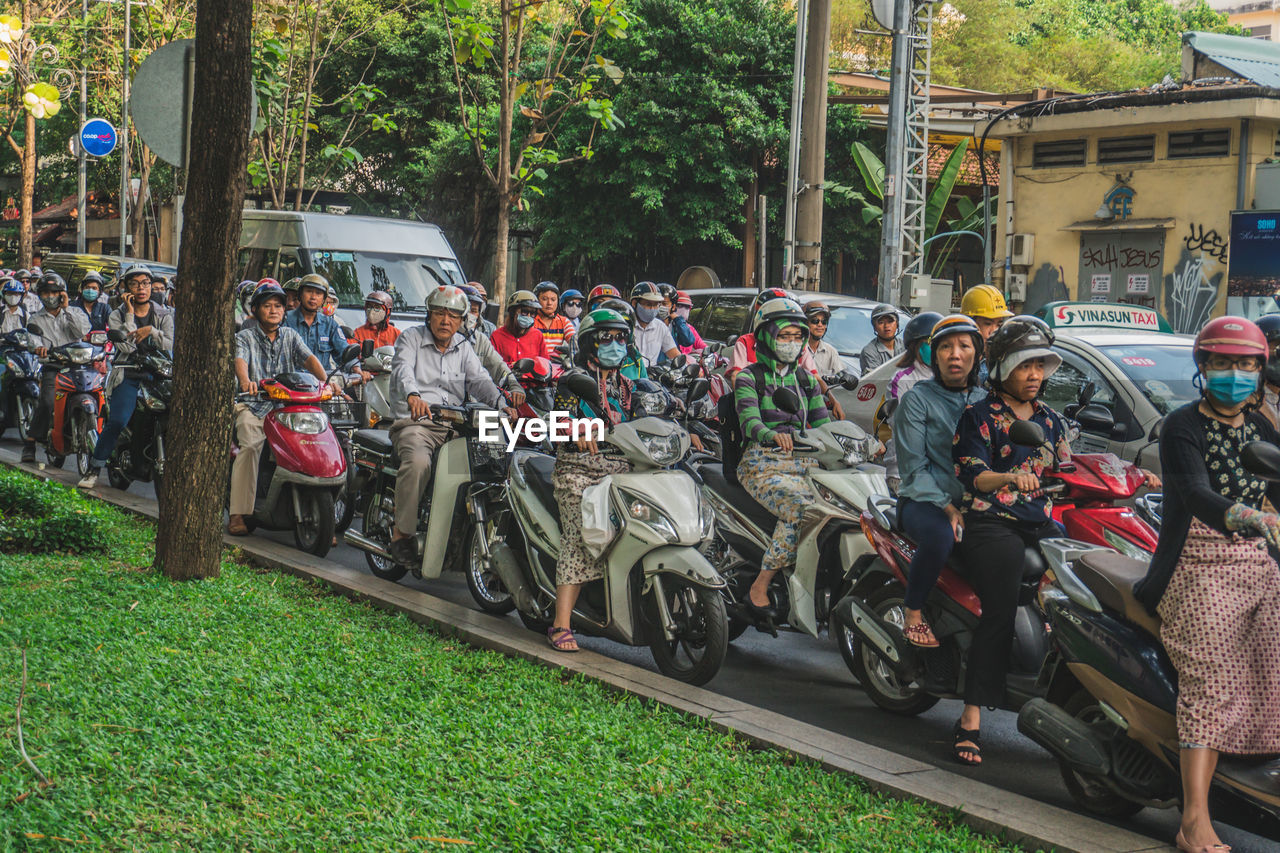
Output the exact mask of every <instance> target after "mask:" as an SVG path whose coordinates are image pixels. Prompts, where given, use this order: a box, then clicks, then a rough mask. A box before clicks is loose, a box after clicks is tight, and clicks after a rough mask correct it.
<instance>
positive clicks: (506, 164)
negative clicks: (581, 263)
mask: <svg viewBox="0 0 1280 853" xmlns="http://www.w3.org/2000/svg"><path fill="white" fill-rule="evenodd" d="M498 14H499V16H500V18H501V27H500V31H501V34H502V35H501V40H500V41H499V44H498V56H501V57H502V76H501V77H500V78H499V80H498V165H497V176H498V186H497V187H496V189H497V192H498V222H497V226H498V227H497V229H495V230H496V232H497V233H496V236H495V238H494V245H493V292H494V299H496V300H497V302H498V318H499V320H505V319H506V314H507V242H508V238H509V236H510V234H511V200H512V199H511V123H512V121H513V120H514V118H513V116H512V115H511V104H512V101H513V99H512V97H511V77H512V72H513V71H514V70H515V69H512V68H511V67H510V62H511V51H510V41H511V29H510V26H509V24H510V20H511V0H502V6H501V10H500V11H499V13H498Z"/></svg>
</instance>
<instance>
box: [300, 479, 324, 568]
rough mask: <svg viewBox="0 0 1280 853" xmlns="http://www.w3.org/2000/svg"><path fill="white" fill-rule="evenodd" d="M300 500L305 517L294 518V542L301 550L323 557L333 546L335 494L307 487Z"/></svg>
mask: <svg viewBox="0 0 1280 853" xmlns="http://www.w3.org/2000/svg"><path fill="white" fill-rule="evenodd" d="M298 502H299V503H300V504H302V514H303V517H302V518H295V519H294V520H293V543H294V544H295V545H297V546H298V550H299V551H306V552H307V553H308V554H314V555H316V556H317V557H323V556H324V555H325V554H328V553H329V549H330V548H332V547H333V494H332V493H330V492H327V491H321V490H319V489H307V490H306V491H304V492H302V494H301V495H300V496H299V501H298Z"/></svg>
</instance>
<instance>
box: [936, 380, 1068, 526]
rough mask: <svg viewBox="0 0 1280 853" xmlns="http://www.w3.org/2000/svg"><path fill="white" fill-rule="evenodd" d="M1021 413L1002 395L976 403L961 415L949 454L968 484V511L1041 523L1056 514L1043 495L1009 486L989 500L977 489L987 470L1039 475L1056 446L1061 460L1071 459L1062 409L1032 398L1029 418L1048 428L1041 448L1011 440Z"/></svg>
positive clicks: (987, 495) (1050, 460) (958, 475)
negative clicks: (1012, 430) (1060, 415)
mask: <svg viewBox="0 0 1280 853" xmlns="http://www.w3.org/2000/svg"><path fill="white" fill-rule="evenodd" d="M1016 420H1017V417H1016V416H1015V415H1014V413H1013V410H1012V409H1010V408H1009V406H1008V405H1007V404H1006V403H1005V402H1004V400H1003V399H1001V397H1000V396H999V395H998V394H994V393H993V394H989V395H987V397H986V399H984V400H981V401H979V402H977V403H973V404H972V405H970V406H969V407H968V408H966V409H965V410H964V414H963V415H961V416H960V425H959V426H958V427H957V428H956V434H955V438H954V439H953V440H952V446H951V459H952V461H953V462H954V463H955V466H956V477H957V478H958V479H959V480H960V482H961V483H962V484H963V485H964V508H965V509H966V510H967V511H969V512H985V513H991V514H992V515H994V516H995V517H997V518H1002V519H1005V520H1007V521H1025V522H1030V523H1035V524H1043V523H1044V522H1046V521H1048V520H1049V519H1050V518H1052V515H1053V504H1052V502H1051V501H1050V500H1049V498H1048V497H1046V496H1045V495H1043V494H1038V493H1033V495H1034V496H1028V495H1026V494H1023V493H1022V492H1018V491H1015V490H1013V489H1011V488H1009V487H1008V486H1005V487H1003V488H1001V489H1000V491H998V492H996V494H995V501H994V502H993V501H991V500H989V498H990V494H989V493H985V492H984V493H979V492H978V491H977V490H976V489H975V487H974V480H975V479H977V477H978V475H979V474H982V473H983V472H985V471H995V472H996V473H999V474H1007V473H1011V472H1014V471H1020V472H1025V473H1028V474H1035V475H1036V476H1037V477H1041V476H1042V475H1043V474H1044V472H1045V470H1046V469H1048V468H1051V467H1052V466H1053V457H1054V453H1053V451H1052V450H1050V448H1051V447H1053V448H1057V455H1058V461H1060V462H1065V461H1067V460H1068V459H1070V458H1071V446H1070V445H1069V444H1068V443H1067V436H1066V429H1065V428H1064V427H1063V424H1062V419H1061V418H1060V417H1059V416H1058V413H1057V412H1055V411H1054V410H1053V409H1051V408H1049V407H1048V406H1046V405H1044V404H1043V403H1041V402H1040V401H1039V400H1037V401H1035V402H1034V403H1032V413H1031V417H1030V418H1028V420H1030V421H1032V422H1033V423H1036V424H1039V426H1040V428H1041V429H1043V430H1044V435H1045V443H1044V444H1043V445H1041V446H1040V447H1022V446H1019V445H1016V444H1014V443H1013V442H1012V441H1010V440H1009V428H1010V427H1011V426H1013V423H1014V421H1016Z"/></svg>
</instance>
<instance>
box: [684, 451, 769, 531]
mask: <svg viewBox="0 0 1280 853" xmlns="http://www.w3.org/2000/svg"><path fill="white" fill-rule="evenodd" d="M698 473H699V474H700V475H701V476H702V479H703V481H704V482H705V483H706V484H707V485H708V486H709V487H710V488H711V490H712V491H714V492H715V493H716V494H717V495H720V497H722V498H724V500H725V502H726V503H728V504H729V505H730V506H733V507H736V508H737V509H739V510H741V511H742V513H743V514H744V515H746V516H747V518H749V519H751V523H752V524H754V525H755V526H756V527H758V528H760V529H761V530H763V531H764V532H765V533H768V534H771V533H773V528H774V527H776V526H777V524H778V518H777V516H775V515H774V514H773V513H771V512H769V510H767V509H765V508H764V507H762V506H761V505H760V504H758V503H756V499H755V498H753V497H751V494H750V493H749V492H748V491H747V490H746V489H744V488H742V486H739V485H737V484H736V483H730V482H729V481H728V480H727V479H726V478H725V476H724V465H723V464H722V463H719V462H710V463H708V464H706V465H702V466H700V467H699V468H698Z"/></svg>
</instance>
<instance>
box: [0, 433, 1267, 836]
mask: <svg viewBox="0 0 1280 853" xmlns="http://www.w3.org/2000/svg"><path fill="white" fill-rule="evenodd" d="M3 444H4V445H7V446H8V447H10V448H12V447H14V446H15V445H14V444H13V442H12V441H4V442H3ZM41 458H42V459H43V455H42V456H41ZM72 464H73V463H71V462H68V466H70V465H72ZM131 491H132V492H134V493H136V494H139V495H145V496H147V497H150V498H154V497H155V494H154V491H153V490H152V489H151V488H150V487H149V486H148V485H146V484H135V485H134V486H133V487H132V489H131ZM261 535H265V536H268V537H270V538H272V539H274V540H276V541H279V542H283V543H288V544H291V543H292V537H291V535H290V534H288V533H264V534H261ZM328 558H329V559H331V560H334V561H335V562H338V563H341V564H342V565H345V566H348V567H351V568H360V569H364V570H366V571H367V569H365V568H364V567H365V560H364V554H363V552H361V551H358V550H356V549H354V548H351V547H350V546H348V545H345V544H342V545H339V546H338V547H337V548H334V549H333V550H332V551H330V552H329V554H328ZM401 583H402V584H404V585H405V586H409V587H412V588H414V589H419V590H422V591H425V592H429V593H431V594H432V595H436V596H438V597H440V598H444V599H447V600H449V601H453V602H456V603H460V604H466V605H471V604H472V602H471V597H470V594H469V593H468V591H467V586H466V582H465V580H464V579H463V577H462V575H461V574H460V573H447V574H446V575H445V576H444V577H442V578H441V579H439V580H436V581H431V582H426V581H420V580H416V579H414V578H412V576H408V577H406V578H405V579H404V580H403V581H401ZM508 618H511V619H513V620H514V619H515V617H514V616H511V617H508ZM580 639H581V642H582V645H583V646H584V647H586V648H590V649H592V650H593V651H597V652H600V653H603V654H607V655H609V656H611V657H614V658H616V659H618V660H623V661H626V662H628V663H632V664H635V665H637V666H643V667H646V668H648V669H651V670H655V671H656V667H655V666H654V665H653V660H652V658H651V657H650V655H649V651H648V649H647V648H628V647H624V646H620V645H618V644H617V643H613V642H610V641H607V640H600V639H596V638H591V637H586V638H580ZM706 688H707V689H710V690H714V691H716V692H718V693H720V694H722V695H725V696H730V697H733V698H735V699H738V700H740V701H743V702H749V703H751V704H753V705H759V706H761V707H764V708H768V709H769V710H772V711H775V712H778V713H782V714H786V715H788V716H791V717H794V718H796V719H799V720H802V721H804V722H806V723H809V724H811V725H815V726H820V727H822V728H825V729H828V730H830V731H833V732H838V733H840V734H843V735H846V736H849V737H853V738H857V739H859V740H862V741H866V742H868V743H871V744H874V745H876V746H879V747H881V748H884V749H890V750H893V751H895V752H898V753H901V754H903V755H906V756H909V757H911V758H914V759H917V760H919V761H925V762H929V763H931V764H937V765H942V766H945V767H946V768H947V769H948V770H952V771H954V772H957V773H962V774H964V775H966V776H971V777H973V778H974V779H978V780H981V781H983V782H986V783H988V784H991V785H995V786H997V787H1000V788H1004V789H1006V790H1010V791H1016V792H1018V793H1019V794H1022V795H1023V796H1028V797H1034V798H1036V799H1038V800H1041V801H1042V802H1046V803H1051V804H1053V805H1055V806H1059V807H1061V808H1066V809H1073V810H1074V808H1075V806H1074V804H1073V802H1072V800H1071V798H1070V797H1069V796H1068V795H1067V792H1066V789H1065V788H1064V787H1063V784H1062V780H1061V777H1060V776H1059V774H1058V768H1057V764H1056V762H1054V761H1053V760H1052V759H1050V757H1049V755H1048V753H1046V752H1044V751H1043V750H1042V749H1040V747H1038V746H1036V745H1035V744H1034V743H1032V742H1031V741H1029V740H1027V739H1026V738H1025V737H1023V736H1022V735H1020V734H1019V733H1018V731H1017V726H1016V716H1015V715H1014V714H1011V713H1007V712H1004V711H997V712H990V711H988V712H985V713H984V715H983V725H982V734H983V739H982V745H983V758H984V766H983V767H981V768H967V767H964V766H962V765H960V764H958V763H956V762H954V761H953V760H952V759H951V749H950V744H951V728H952V726H953V725H954V723H955V720H956V719H957V717H958V716H959V713H960V703H959V702H958V701H942V702H939V703H938V704H937V705H936V706H935V707H934V708H933V709H932V710H930V711H928V712H926V713H924V714H922V715H920V716H918V717H912V718H904V717H898V716H894V715H892V714H888V713H886V712H884V711H882V710H880V709H879V708H877V707H875V705H873V704H872V703H871V700H870V699H868V698H867V697H866V695H865V694H864V693H863V692H862V690H861V689H860V688H859V687H858V684H857V681H856V679H854V677H853V676H852V675H851V674H850V673H849V670H848V668H847V667H845V665H844V661H843V659H842V658H841V657H840V653H839V652H838V651H837V650H836V647H835V644H834V643H833V642H832V641H830V640H829V639H828V638H826V637H825V636H824V637H822V638H821V639H814V638H812V637H809V636H808V635H803V634H795V633H784V634H781V635H780V636H779V637H778V639H776V640H775V639H774V638H772V637H770V636H768V635H767V634H761V633H759V632H757V631H754V630H748V631H747V632H746V633H745V634H743V635H742V637H740V638H739V639H738V640H736V641H734V643H733V644H732V645H731V646H730V649H729V654H728V657H727V659H726V660H725V664H724V667H723V668H722V669H721V671H720V673H719V675H717V676H716V678H715V679H714V680H713V681H712V682H711V683H710V684H708V685H706ZM1123 825H1124V826H1125V827H1126V828H1128V829H1130V830H1133V831H1136V832H1141V833H1144V834H1146V835H1149V836H1151V837H1152V838H1153V839H1155V840H1156V841H1160V842H1169V841H1171V840H1172V838H1173V836H1174V834H1175V833H1176V832H1177V828H1178V823H1177V812H1176V811H1174V810H1171V809H1170V810H1158V809H1146V810H1144V811H1142V812H1140V813H1139V814H1138V815H1136V816H1134V817H1132V818H1129V819H1127V820H1125V821H1124V822H1123ZM1220 833H1221V835H1222V839H1223V841H1224V842H1226V843H1228V844H1231V845H1232V847H1233V850H1234V851H1236V853H1276V851H1277V849H1280V848H1278V845H1277V842H1278V841H1280V839H1266V838H1262V837H1260V836H1258V835H1254V834H1252V833H1250V832H1248V831H1246V830H1245V829H1241V828H1238V827H1234V826H1227V825H1221V826H1220Z"/></svg>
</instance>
